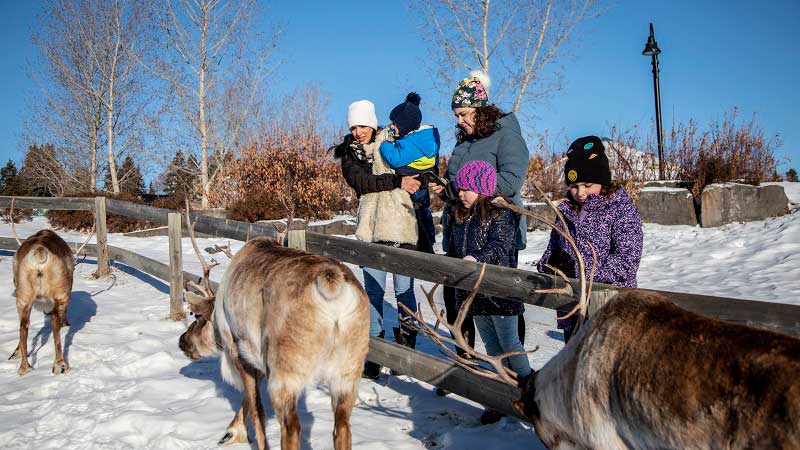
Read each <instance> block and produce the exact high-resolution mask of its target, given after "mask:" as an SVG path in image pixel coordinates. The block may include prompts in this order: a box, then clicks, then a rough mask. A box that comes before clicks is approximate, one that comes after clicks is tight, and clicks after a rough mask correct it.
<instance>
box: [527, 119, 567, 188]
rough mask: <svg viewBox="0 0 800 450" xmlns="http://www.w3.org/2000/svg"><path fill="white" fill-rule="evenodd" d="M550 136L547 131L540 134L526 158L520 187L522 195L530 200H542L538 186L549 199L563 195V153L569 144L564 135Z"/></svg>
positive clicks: (564, 159) (564, 158)
mask: <svg viewBox="0 0 800 450" xmlns="http://www.w3.org/2000/svg"><path fill="white" fill-rule="evenodd" d="M563 141H564V142H562V139H561V138H558V137H556V138H551V136H550V135H549V134H548V133H543V134H540V135H539V136H538V137H537V139H536V145H535V147H534V151H533V153H532V154H531V157H530V158H529V159H528V174H527V176H526V178H525V184H524V185H523V187H522V196H523V197H524V198H527V199H531V200H543V199H542V196H541V194H540V193H539V191H538V190H537V189H536V186H538V187H539V189H541V190H542V191H544V192H545V194H547V195H548V196H549V197H550V198H551V199H553V198H560V197H563V195H564V193H565V191H566V187H565V185H564V173H563V171H564V162H565V161H566V157H565V156H564V153H565V151H566V149H567V147H568V146H569V142H568V140H567V138H566V137H563Z"/></svg>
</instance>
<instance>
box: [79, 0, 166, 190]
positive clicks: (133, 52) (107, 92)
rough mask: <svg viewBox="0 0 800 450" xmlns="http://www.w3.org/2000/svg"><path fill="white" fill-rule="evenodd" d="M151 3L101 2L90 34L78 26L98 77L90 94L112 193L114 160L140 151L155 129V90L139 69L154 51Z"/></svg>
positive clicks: (148, 0)
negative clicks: (98, 110)
mask: <svg viewBox="0 0 800 450" xmlns="http://www.w3.org/2000/svg"><path fill="white" fill-rule="evenodd" d="M150 4H151V0H107V1H104V2H100V3H98V4H95V5H94V8H93V11H92V13H93V14H94V18H93V23H94V24H95V27H96V29H97V32H96V33H93V32H92V30H91V29H87V28H86V27H84V26H83V23H79V26H80V31H81V34H82V38H83V39H84V40H85V42H86V43H87V45H88V49H89V53H90V57H91V58H92V62H93V63H94V65H95V66H96V67H97V69H98V71H99V73H100V76H101V83H102V86H101V89H100V90H99V91H96V92H95V95H96V96H97V97H98V98H99V99H100V101H101V102H102V106H103V111H104V116H105V117H104V119H105V128H106V131H105V133H106V146H107V151H106V156H107V164H108V173H109V174H110V177H111V186H112V191H113V192H114V193H115V194H118V193H119V192H120V183H121V181H122V180H120V174H119V173H118V170H117V165H116V160H117V158H118V157H120V158H121V157H122V156H123V154H124V153H125V152H126V151H127V150H129V149H130V148H132V147H136V148H137V149H139V150H140V151H141V149H142V147H143V145H144V144H143V141H144V134H146V133H147V132H148V131H151V130H153V129H154V128H155V124H156V121H155V117H154V114H153V110H152V105H153V103H154V99H155V95H154V94H155V92H156V90H155V89H154V88H153V84H154V82H153V81H152V80H151V79H149V76H150V73H149V72H148V71H147V70H146V69H145V64H144V62H145V61H149V60H150V57H149V52H151V51H153V50H154V49H155V48H156V45H155V41H154V38H155V29H154V26H153V25H154V23H153V20H152V17H151V13H152V12H153V10H152V8H151V5H150Z"/></svg>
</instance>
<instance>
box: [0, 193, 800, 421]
mask: <svg viewBox="0 0 800 450" xmlns="http://www.w3.org/2000/svg"><path fill="white" fill-rule="evenodd" d="M10 203H11V197H0V208H8V207H9V206H10ZM101 204H104V205H105V207H106V211H107V213H108V214H118V215H123V216H128V217H132V218H136V219H139V220H145V221H148V222H151V223H153V224H159V225H166V224H168V222H169V214H170V213H174V212H175V211H172V210H168V209H163V208H155V207H152V206H147V205H139V204H134V203H130V202H124V201H119V200H112V199H104V201H101V200H97V199H91V198H38V197H17V198H16V201H15V207H18V208H35V209H63V210H96V208H101V206H100V205H101ZM98 217H99V215H98ZM191 217H192V221H193V222H194V223H195V230H197V231H198V232H201V233H204V234H208V235H212V236H217V237H224V238H228V239H236V240H241V241H246V240H248V239H250V238H253V237H256V236H270V237H274V236H275V230H274V229H273V228H272V226H270V225H264V224H258V223H247V222H238V221H233V220H226V219H221V218H215V217H209V216H203V215H197V214H192V215H191ZM98 220H99V219H98ZM173 220H174V219H173ZM184 226H185V224H184ZM301 241H304V243H305V248H306V250H307V251H309V252H312V253H317V254H321V255H325V256H330V257H333V258H336V259H339V260H341V261H344V262H347V263H351V264H357V265H363V266H369V267H374V268H377V269H381V270H385V271H387V272H391V273H399V274H402V275H407V276H411V277H414V278H418V279H421V280H427V281H432V282H436V283H441V284H445V285H449V286H453V287H457V288H461V289H467V290H469V289H471V288H472V287H473V285H474V283H475V281H476V280H477V276H478V273H479V270H480V265H478V264H476V263H473V262H469V261H463V260H460V259H454V258H448V257H445V256H441V255H430V254H424V253H419V252H414V251H408V250H403V249H397V248H392V247H387V246H382V245H375V244H370V243H364V242H360V241H357V240H354V239H348V238H344V237H337V236H328V235H323V234H319V233H312V232H308V233H305V239H304V240H302V239H301ZM101 247H102V246H101ZM105 247H107V249H108V250H107V252H108V257H109V258H110V259H111V260H113V261H116V262H118V263H122V264H125V265H127V266H130V267H133V268H136V269H138V270H141V271H143V272H146V273H149V274H151V275H153V276H155V277H157V278H160V279H162V280H166V281H169V280H171V273H170V268H169V266H168V265H167V264H164V263H161V262H158V261H154V260H152V259H150V258H146V257H144V256H141V255H137V254H135V253H133V252H130V251H127V250H124V249H120V248H116V247H113V246H105ZM0 248H6V249H12V250H13V249H16V242H15V241H13V239H0ZM87 248H89V249H93V250H94V251H95V254H97V251H98V247H97V246H95V245H88V246H87ZM99 251H100V254H101V255H102V248H100V249H99ZM182 276H183V277H184V278H195V279H196V278H199V276H198V275H196V274H191V273H188V272H182ZM571 282H572V283H575V281H571ZM563 286H564V281H563V280H561V279H559V278H557V277H553V276H550V275H545V274H539V273H535V272H530V271H526V270H519V269H511V268H506V267H498V266H487V269H486V274H485V276H484V281H483V283H482V284H481V287H480V291H481V292H482V293H485V294H488V295H493V296H499V297H504V298H509V299H512V300H516V301H520V302H523V303H527V304H529V305H534V306H538V307H544V308H549V309H555V308H557V307H559V306H562V305H563V304H565V303H567V302H569V301H571V298H568V297H563V296H558V295H543V294H537V293H535V292H534V290H539V289H549V288H554V287H563ZM595 289H596V290H601V289H616V288H613V287H611V286H607V285H602V284H595ZM647 291H650V292H658V293H660V294H662V295H664V296H666V297H667V298H668V299H670V300H671V301H673V302H674V303H675V304H677V305H678V306H681V307H683V308H685V309H687V310H690V311H693V312H696V313H699V314H702V315H704V316H707V317H712V318H718V319H722V320H727V321H731V322H736V323H740V324H745V325H749V326H753V327H758V328H764V329H769V330H773V331H777V332H781V333H784V334H788V335H791V336H795V337H800V306H794V305H787V304H781V303H770V302H763V301H753V300H744V299H733V298H724V297H714V296H707V295H697V294H689V293H681V292H669V291H654V290H647ZM368 358H369V359H370V360H371V361H374V362H376V363H378V364H381V365H383V366H386V367H389V368H392V369H395V370H397V371H399V372H401V373H405V374H407V375H409V376H412V377H414V378H416V379H419V380H422V381H426V382H428V383H430V384H433V385H436V386H439V387H442V388H444V389H447V390H449V391H451V392H454V393H456V394H459V395H462V396H464V397H466V398H469V399H471V400H474V401H476V402H479V403H482V404H484V405H486V406H489V407H493V408H496V409H499V410H501V411H504V412H506V413H508V414H513V411H511V408H510V402H511V400H513V399H515V398H517V397H518V395H519V394H518V392H517V390H516V389H514V388H512V387H510V386H506V385H504V384H502V383H499V382H495V381H492V380H487V379H484V378H481V377H478V376H477V375H474V374H472V373H469V372H467V371H465V370H463V369H461V368H460V367H458V366H456V365H454V364H452V363H450V362H448V361H445V360H442V359H440V358H436V357H433V356H430V355H427V354H424V353H422V352H419V351H416V350H411V349H408V348H406V347H402V346H399V345H396V344H394V343H391V342H388V341H385V340H382V339H376V338H373V339H372V340H371V342H370V353H369V356H368Z"/></svg>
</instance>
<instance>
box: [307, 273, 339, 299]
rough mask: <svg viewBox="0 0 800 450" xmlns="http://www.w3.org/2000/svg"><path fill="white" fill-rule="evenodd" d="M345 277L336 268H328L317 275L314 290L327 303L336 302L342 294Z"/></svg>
mask: <svg viewBox="0 0 800 450" xmlns="http://www.w3.org/2000/svg"><path fill="white" fill-rule="evenodd" d="M343 281H344V277H343V276H342V271H341V269H339V268H338V267H336V266H333V265H331V266H327V267H325V268H324V269H323V270H322V271H320V273H318V274H317V278H316V280H314V288H315V289H316V291H317V293H319V295H320V297H322V298H324V299H325V300H327V301H334V300H336V299H337V298H338V297H339V295H340V294H341V292H342V284H343Z"/></svg>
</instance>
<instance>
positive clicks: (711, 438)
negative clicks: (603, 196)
mask: <svg viewBox="0 0 800 450" xmlns="http://www.w3.org/2000/svg"><path fill="white" fill-rule="evenodd" d="M502 206H505V207H509V208H511V209H514V210H515V211H517V212H518V213H522V214H528V215H531V216H533V217H534V218H536V219H537V220H541V221H543V222H545V223H548V224H549V225H550V226H551V227H553V228H554V229H556V230H557V231H558V232H559V233H561V234H562V235H564V236H565V238H567V240H568V241H570V242H571V243H572V245H574V241H572V239H571V237H570V236H569V232H568V231H567V230H566V229H565V228H562V227H559V226H557V225H556V224H555V223H553V222H549V221H547V220H546V219H544V218H542V217H539V216H536V215H534V214H531V213H529V212H527V211H523V210H520V209H515V207H514V206H513V205H508V204H505V205H502ZM551 207H553V209H555V210H556V212H558V210H557V209H556V208H555V207H554V206H553V205H552V204H551ZM562 223H564V222H563V219H562ZM575 254H576V255H577V256H578V258H581V257H580V255H581V253H580V252H579V251H576V252H575ZM579 264H580V265H581V270H580V274H581V282H580V287H581V288H580V290H581V292H580V294H579V295H578V297H579V304H578V306H577V307H576V309H574V310H573V311H572V312H571V313H570V314H574V313H577V314H580V317H581V320H580V321H579V323H580V325H579V328H578V330H577V331H576V334H575V335H574V336H573V337H572V339H571V340H570V341H569V343H568V344H567V345H566V346H565V347H564V348H563V349H562V350H561V351H560V352H558V353H557V354H556V355H555V356H554V357H553V358H552V359H551V360H550V361H548V362H547V364H545V366H544V367H542V369H541V370H539V371H537V372H534V373H533V374H532V375H531V376H530V377H528V378H526V379H524V380H520V379H519V377H518V376H517V375H516V374H515V373H514V372H513V371H511V370H510V369H508V368H507V367H506V366H504V365H503V364H502V360H503V359H504V358H506V357H507V356H510V355H499V356H495V357H490V356H488V355H485V354H481V353H479V352H476V351H475V349H474V348H471V347H469V345H468V344H467V341H466V339H464V337H463V335H462V334H461V327H460V323H461V321H463V318H464V317H465V315H466V313H467V311H468V310H469V306H470V304H471V302H472V300H473V299H474V297H475V294H476V293H477V290H478V286H479V285H480V281H481V278H482V276H481V277H480V278H479V280H478V282H477V283H476V286H475V288H474V289H473V291H472V292H471V294H470V296H469V297H468V300H467V301H466V302H465V304H464V305H463V307H462V310H461V311H460V312H459V316H458V319H457V321H456V323H455V324H454V325H449V324H447V321H446V320H445V318H444V317H442V314H441V313H437V316H438V317H437V319H438V320H437V326H438V323H442V324H444V325H445V326H446V327H447V328H448V329H449V330H450V331H451V333H452V334H453V335H454V336H455V338H454V339H450V338H447V337H444V336H442V335H441V334H439V333H438V330H436V329H435V327H434V328H432V327H430V326H429V325H427V324H426V322H425V321H424V319H423V318H422V315H421V312H420V313H418V314H417V315H416V316H415V319H416V323H417V324H420V325H419V326H420V327H421V331H423V333H425V334H426V335H428V336H431V337H432V339H433V340H434V342H437V343H438V344H439V345H440V346H442V347H443V348H444V349H445V351H446V352H447V353H448V355H450V357H451V358H453V359H454V360H455V362H457V363H458V364H459V365H461V366H462V367H464V368H466V369H467V370H470V371H472V372H474V373H478V374H480V375H482V376H485V377H488V378H493V379H499V380H501V381H503V382H505V383H507V384H510V385H513V386H517V387H519V388H520V389H521V398H520V399H519V400H517V401H515V402H514V403H513V408H514V410H515V411H517V413H518V414H519V415H520V416H522V417H525V418H527V419H528V420H530V421H531V422H532V423H533V425H534V427H535V430H536V434H537V435H538V436H539V439H540V440H541V441H542V443H544V445H545V446H547V448H549V449H554V450H555V449H558V450H567V449H576V450H605V449H629V450H634V449H637V450H638V449H641V450H646V449H676V450H677V449H691V450H713V449H728V450H734V449H767V448H769V449H800V340H798V339H794V338H791V337H788V336H785V335H782V334H778V333H774V332H770V331H765V330H760V329H755V328H750V327H746V326H743V325H738V324H732V323H728V322H724V321H720V320H715V319H709V318H706V317H703V316H700V315H698V314H694V313H691V312H689V311H686V310H684V309H681V308H679V307H677V306H676V305H674V304H673V303H671V302H670V301H668V300H667V299H666V298H664V297H663V296H661V295H658V294H652V293H643V292H641V291H637V290H626V289H622V290H621V293H620V294H619V295H617V296H616V297H614V298H612V299H611V300H610V301H609V302H608V303H607V304H606V305H605V306H602V307H600V308H599V310H598V311H597V312H596V313H594V314H593V316H592V317H587V311H588V299H589V293H590V292H591V284H589V287H588V289H586V288H584V286H586V279H585V275H584V273H585V272H584V269H583V268H584V262H583V261H582V260H580V261H579ZM481 275H482V274H481ZM562 276H563V274H562ZM590 283H591V282H590ZM568 285H569V283H568ZM434 289H435V288H434ZM427 297H428V301H429V303H430V305H431V309H432V310H433V311H434V312H436V311H437V310H436V308H435V306H434V304H433V290H432V291H431V292H429V293H427ZM445 342H450V343H453V344H455V345H458V346H459V347H461V348H464V349H465V350H467V353H468V354H470V355H471V356H472V357H474V358H475V359H477V360H482V361H485V362H488V363H490V364H491V365H492V366H493V367H494V368H495V371H489V370H487V369H484V368H482V367H480V366H478V365H477V364H476V363H474V362H473V361H472V360H470V359H467V358H461V357H459V356H458V355H457V354H456V353H455V352H453V351H451V350H450V349H449V348H448V347H446V346H445V345H444V343H445Z"/></svg>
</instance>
